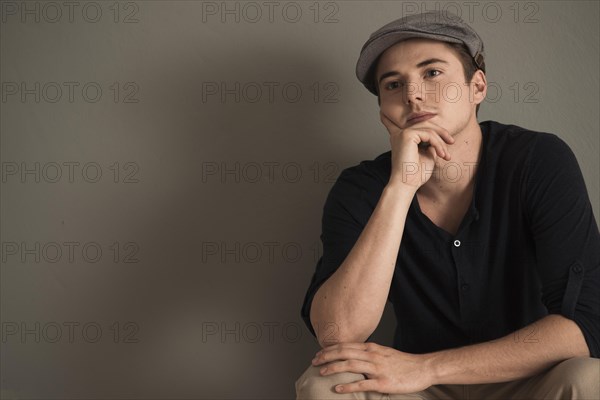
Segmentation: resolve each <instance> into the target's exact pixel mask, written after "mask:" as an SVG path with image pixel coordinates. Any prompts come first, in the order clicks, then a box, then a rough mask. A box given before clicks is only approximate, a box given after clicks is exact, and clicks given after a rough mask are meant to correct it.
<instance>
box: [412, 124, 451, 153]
mask: <svg viewBox="0 0 600 400" xmlns="http://www.w3.org/2000/svg"><path fill="white" fill-rule="evenodd" d="M419 139H420V140H421V143H423V142H428V143H429V145H430V146H431V147H433V148H434V149H435V153H436V154H437V156H438V157H442V158H447V157H448V154H449V153H448V149H447V146H446V143H445V142H444V141H443V140H442V138H440V137H439V135H437V134H435V133H431V132H429V131H425V130H423V131H420V132H419ZM421 143H419V145H421ZM421 147H423V146H421ZM427 147H429V146H427Z"/></svg>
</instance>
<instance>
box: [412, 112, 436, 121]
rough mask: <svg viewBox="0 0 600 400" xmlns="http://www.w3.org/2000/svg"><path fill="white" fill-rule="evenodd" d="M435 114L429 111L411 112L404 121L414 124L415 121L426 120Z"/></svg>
mask: <svg viewBox="0 0 600 400" xmlns="http://www.w3.org/2000/svg"><path fill="white" fill-rule="evenodd" d="M435 116H436V114H433V113H429V112H419V113H412V114H410V115H409V116H408V119H407V120H406V122H407V123H409V124H416V123H417V122H421V121H426V120H428V119H430V118H433V117H435Z"/></svg>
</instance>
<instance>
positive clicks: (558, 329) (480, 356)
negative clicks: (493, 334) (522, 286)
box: [425, 314, 589, 384]
mask: <svg viewBox="0 0 600 400" xmlns="http://www.w3.org/2000/svg"><path fill="white" fill-rule="evenodd" d="M425 357H426V359H427V363H428V364H429V365H430V367H431V371H432V374H433V375H434V377H433V380H434V382H435V383H434V384H478V383H493V382H506V381H511V380H516V379H521V378H526V377H529V376H532V375H535V374H537V373H540V372H542V371H543V370H545V369H547V368H549V367H551V366H553V365H555V364H556V363H558V362H560V361H563V360H566V359H568V358H573V357H589V350H588V346H587V344H586V342H585V339H584V337H583V334H582V333H581V330H580V329H579V327H578V326H577V324H576V323H575V322H573V321H571V320H569V319H567V318H565V317H563V316H561V315H556V314H551V315H548V316H546V317H544V318H542V319H540V320H538V321H536V322H535V323H533V324H531V325H528V326H527V327H525V328H523V329H521V330H519V331H517V332H514V333H512V334H510V335H507V336H505V337H503V338H500V339H497V340H492V341H489V342H484V343H478V344H475V345H471V346H465V347H461V348H456V349H449V350H443V351H439V352H435V353H429V354H427V355H425Z"/></svg>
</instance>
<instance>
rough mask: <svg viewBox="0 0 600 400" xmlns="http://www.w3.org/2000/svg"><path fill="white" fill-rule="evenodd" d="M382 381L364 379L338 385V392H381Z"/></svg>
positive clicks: (336, 387) (336, 388)
mask: <svg viewBox="0 0 600 400" xmlns="http://www.w3.org/2000/svg"><path fill="white" fill-rule="evenodd" d="M379 386H380V382H379V381H378V380H377V379H364V380H361V381H356V382H351V383H345V384H343V385H336V386H335V391H336V392H337V393H352V392H380V391H379Z"/></svg>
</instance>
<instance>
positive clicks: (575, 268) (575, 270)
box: [571, 264, 583, 274]
mask: <svg viewBox="0 0 600 400" xmlns="http://www.w3.org/2000/svg"><path fill="white" fill-rule="evenodd" d="M571 269H572V270H573V272H575V273H576V274H580V273H581V271H583V269H582V268H581V265H579V264H577V265H574V266H573V268H571Z"/></svg>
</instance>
